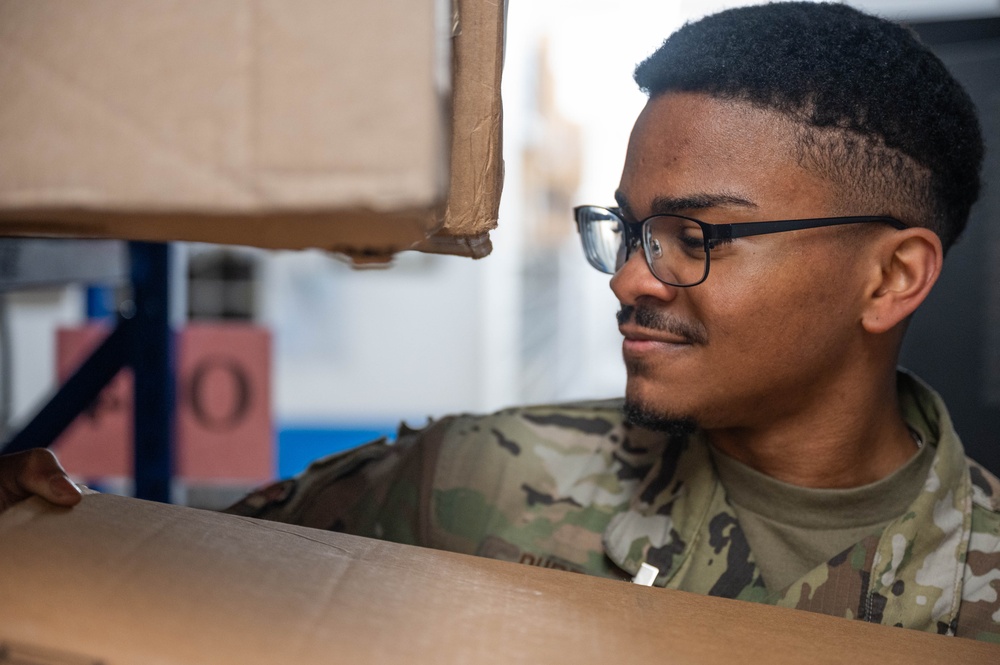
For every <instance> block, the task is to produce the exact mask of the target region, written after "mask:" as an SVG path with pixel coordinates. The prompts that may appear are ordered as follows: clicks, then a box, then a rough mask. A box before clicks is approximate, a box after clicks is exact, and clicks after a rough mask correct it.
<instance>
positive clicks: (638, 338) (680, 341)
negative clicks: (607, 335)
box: [618, 326, 694, 346]
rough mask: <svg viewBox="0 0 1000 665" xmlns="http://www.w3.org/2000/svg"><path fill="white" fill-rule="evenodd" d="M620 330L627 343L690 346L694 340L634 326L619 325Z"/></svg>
mask: <svg viewBox="0 0 1000 665" xmlns="http://www.w3.org/2000/svg"><path fill="white" fill-rule="evenodd" d="M618 330H619V332H621V334H622V336H623V337H624V338H625V343H626V344H651V345H656V344H666V345H669V346H681V345H683V346H690V345H692V344H694V340H692V339H690V338H688V337H685V336H683V335H677V334H673V333H665V332H659V331H651V330H645V329H642V328H635V327H632V326H619V327H618Z"/></svg>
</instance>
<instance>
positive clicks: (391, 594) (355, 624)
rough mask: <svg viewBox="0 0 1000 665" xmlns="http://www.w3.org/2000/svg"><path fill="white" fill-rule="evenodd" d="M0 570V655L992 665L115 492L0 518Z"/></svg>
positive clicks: (933, 642)
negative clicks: (0, 571)
mask: <svg viewBox="0 0 1000 665" xmlns="http://www.w3.org/2000/svg"><path fill="white" fill-rule="evenodd" d="M0 561H2V562H3V574H2V575H0V657H2V656H3V655H6V656H7V657H8V662H10V661H11V660H13V662H25V663H29V662H30V663H39V662H44V663H97V662H100V663H104V664H106V665H117V664H131V663H143V664H162V665H167V664H175V663H176V664H180V663H212V664H213V665H224V664H226V663H234V664H239V665H245V664H246V663H305V664H308V663H330V662H337V663H386V664H392V665H398V664H399V663H408V664H410V663H414V664H417V665H419V664H421V663H428V664H431V663H433V664H434V665H440V664H442V663H463V664H464V663H477V664H478V663H503V664H505V665H506V664H507V663H572V664H573V665H588V664H590V663H594V664H599V665H607V664H608V663H639V662H669V663H674V664H684V663H699V664H702V665H706V664H707V665H715V664H720V665H721V664H722V663H726V664H727V665H729V664H731V663H741V664H744V665H752V664H754V663H767V664H768V665H782V664H789V665H790V664H795V665H802V664H808V663H856V662H857V663H860V662H872V661H875V662H878V663H879V664H880V665H892V664H896V663H899V664H904V663H905V664H907V665H913V664H915V663H916V664H920V663H935V664H937V663H996V662H1000V646H998V645H989V644H985V643H979V642H973V641H971V640H964V639H957V638H946V637H941V636H937V635H930V634H926V633H918V632H916V631H910V630H901V629H898V628H889V627H884V626H876V625H871V624H866V623H863V622H860V621H849V620H846V619H837V618H833V617H828V616H823V615H819V614H811V613H808V612H802V611H797V610H788V609H780V608H774V607H768V606H763V605H754V604H750V603H745V602H740V601H733V600H724V599H719V598H709V597H704V596H697V595H693V594H689V593H684V592H679V591H668V590H663V589H656V588H650V587H642V586H639V585H632V584H628V583H626V582H616V581H611V580H604V579H597V578H591V577H584V576H582V575H578V574H575V573H569V572H561V571H556V570H547V569H543V568H538V567H534V566H524V565H519V564H513V563H506V562H502V561H493V560H488V559H480V558H476V557H470V556H465V555H458V554H452V553H446V552H437V551H433V550H427V549H422V548H416V547H408V546H403V545H396V544H392V543H384V542H379V541H374V540H368V539H365V538H358V537H353V536H346V535H343V534H337V533H330V532H325V531H317V530H312V529H305V528H301V527H294V526H289V525H284V524H278V523H269V522H263V521H259V520H253V519H245V518H236V517H230V516H225V515H220V514H214V513H209V512H204V511H197V510H192V509H187V508H178V507H175V506H168V505H162V504H153V503H147V502H143V501H139V500H136V499H127V498H121V497H113V496H100V495H95V496H88V497H85V498H84V500H83V503H81V504H80V505H79V506H77V507H76V508H73V509H71V510H66V509H59V508H54V507H52V506H50V505H48V504H46V503H45V502H44V501H42V500H41V499H32V500H29V501H27V502H23V503H21V504H18V505H17V506H15V507H14V508H12V509H10V510H8V511H7V512H5V513H3V514H0ZM19 654H20V657H21V659H22V660H20V661H18V660H16V658H17V657H18V656H19ZM40 654H43V655H45V657H46V658H47V659H43V658H42V657H41V655H40Z"/></svg>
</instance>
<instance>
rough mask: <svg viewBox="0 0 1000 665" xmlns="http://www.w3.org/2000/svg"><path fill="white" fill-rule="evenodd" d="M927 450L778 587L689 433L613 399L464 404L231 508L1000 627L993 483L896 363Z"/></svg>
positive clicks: (999, 547) (500, 555)
mask: <svg viewBox="0 0 1000 665" xmlns="http://www.w3.org/2000/svg"><path fill="white" fill-rule="evenodd" d="M900 397H901V403H902V407H903V413H904V417H905V419H906V420H907V422H908V423H909V425H910V426H911V427H912V428H913V429H914V430H915V431H917V432H918V433H919V434H920V435H921V436H922V438H923V440H924V441H925V442H927V443H928V444H929V445H932V446H934V447H935V451H934V453H935V456H934V462H933V468H932V470H931V472H930V474H929V476H928V477H927V480H926V482H925V484H924V488H923V490H922V492H921V493H920V494H919V495H918V497H917V499H916V500H915V501H914V502H913V503H912V504H911V505H910V507H909V509H908V510H907V512H906V513H905V514H903V515H902V516H900V517H899V518H898V519H896V520H895V521H894V522H892V523H891V524H890V525H889V526H888V527H886V529H885V530H884V531H883V532H882V534H881V535H874V536H870V537H868V538H865V539H863V540H861V541H860V542H858V543H856V544H855V545H853V546H851V547H849V548H848V549H846V550H844V551H843V552H841V553H840V554H838V555H836V556H834V557H833V558H832V559H830V560H829V561H827V562H826V563H824V564H822V565H820V566H818V567H816V568H815V569H813V570H811V571H810V572H808V573H807V574H806V575H804V576H803V577H802V578H800V579H799V580H797V581H796V582H794V583H793V584H792V585H791V586H789V587H788V588H787V589H784V590H781V591H771V590H768V589H766V588H765V586H764V583H763V581H762V579H761V575H760V572H759V570H758V568H757V565H756V564H755V563H754V557H753V553H752V552H751V551H750V548H749V546H748V544H747V540H746V538H745V536H744V534H743V531H742V530H741V528H740V524H739V522H738V521H737V519H736V514H735V512H734V510H733V508H732V506H731V505H730V504H729V502H728V501H727V499H726V495H725V491H724V490H723V488H722V486H721V484H720V482H719V480H718V477H717V475H716V472H715V469H714V466H713V463H712V461H711V455H710V452H709V450H708V447H707V445H706V443H705V441H704V439H703V438H702V437H701V436H699V435H693V436H689V437H673V438H671V437H668V436H666V435H663V434H659V433H654V432H650V431H646V430H642V429H639V428H635V427H631V426H629V425H628V424H627V423H624V422H622V416H621V408H620V407H621V404H620V402H619V401H605V402H591V403H581V404H573V405H560V406H539V407H530V408H518V409H509V410H506V411H501V412H499V413H497V414H494V415H491V416H459V417H452V418H447V419H444V420H441V421H438V422H436V423H434V424H432V425H430V426H429V427H427V428H426V429H424V430H421V431H415V430H409V429H406V428H405V427H404V428H403V429H402V430H401V431H400V435H399V439H398V442H397V443H395V444H392V445H387V444H386V443H384V442H375V443H372V444H368V445H367V446H363V447H361V448H359V449H356V450H354V451H351V452H347V453H344V454H341V455H335V456H332V457H329V458H326V459H324V460H320V461H318V462H316V463H314V464H313V465H312V466H311V467H310V468H309V469H308V470H307V471H305V472H304V473H303V474H302V475H300V476H299V477H297V478H294V479H291V480H286V481H283V482H280V483H277V484H275V485H272V486H270V487H268V488H265V489H263V490H261V491H259V492H257V493H255V494H252V495H250V496H249V497H247V498H246V499H244V500H243V501H242V502H240V503H239V504H237V505H236V506H234V507H233V508H232V509H230V510H231V512H235V513H238V514H243V515H249V516H255V517H263V518H267V519H274V520H280V521H285V522H292V523H296V524H302V525H306V526H312V527H317V528H323V529H333V530H337V531H345V532H350V533H356V534H361V535H367V536H372V537H377V538H384V539H388V540H394V541H398V542H404V543H411V544H416V545H423V546H427V547H434V548H439V549H446V550H452V551H456V552H464V553H468V554H477V555H481V556H487V557H492V558H497V559H505V560H509V561H516V562H521V563H527V564H531V565H536V566H543V567H547V568H554V569H560V570H570V571H578V572H583V573H588V574H592V575H601V576H605V577H612V578H619V579H629V578H630V577H631V576H633V575H634V574H635V573H636V572H637V571H638V569H639V566H640V564H642V563H643V562H646V563H649V564H650V565H653V566H655V567H656V568H658V569H659V571H660V573H659V576H658V577H657V578H656V585H657V586H664V587H669V588H674V589H682V590H686V591H693V592H696V593H703V594H709V595H715V596H724V597H728V598H738V599H743V600H749V601H755V602H761V603H770V604H774V605H780V606H784V607H793V608H799V609H804V610H811V611H814V612H822V613H825V614H832V615H836V616H842V617H847V618H852V619H860V620H863V621H869V622H873V623H882V624H886V625H893V626H904V627H907V628H913V629H917V630H923V631H930V632H937V633H942V634H946V635H959V636H964V637H971V638H976V639H984V640H992V641H1000V481H998V480H997V479H996V478H995V477H994V476H992V475H991V474H990V473H989V472H987V471H986V470H984V469H983V468H982V467H980V466H979V465H977V464H976V463H975V462H972V461H970V460H968V459H966V458H965V456H964V453H963V451H962V446H961V443H960V441H959V439H958V436H957V435H956V433H955V431H954V429H953V427H952V424H951V420H950V418H949V416H948V413H947V411H946V409H945V407H944V405H943V403H942V402H941V399H940V397H938V396H937V395H936V394H935V393H934V392H932V391H931V390H930V389H929V388H927V387H926V386H924V385H923V384H921V383H919V381H917V380H916V379H914V378H912V377H910V376H908V375H905V374H901V375H900Z"/></svg>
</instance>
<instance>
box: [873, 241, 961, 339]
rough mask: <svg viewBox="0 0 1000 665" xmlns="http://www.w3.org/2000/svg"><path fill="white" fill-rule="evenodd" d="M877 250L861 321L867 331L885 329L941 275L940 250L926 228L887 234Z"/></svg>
mask: <svg viewBox="0 0 1000 665" xmlns="http://www.w3.org/2000/svg"><path fill="white" fill-rule="evenodd" d="M873 250H874V251H876V252H877V258H878V269H877V271H876V270H874V269H873V271H872V277H871V281H870V282H869V286H870V288H869V290H868V292H867V293H868V300H867V302H866V305H865V308H864V311H863V312H862V317H861V324H862V325H863V326H864V328H865V330H866V331H867V332H869V333H874V334H878V333H884V332H888V331H889V330H891V329H892V328H894V327H895V326H897V325H898V324H899V323H901V322H903V321H905V320H906V318H907V317H909V316H910V314H913V312H914V311H915V310H916V309H917V307H919V306H920V303H922V302H923V301H924V299H925V298H927V294H929V293H930V291H931V287H933V286H934V283H935V282H937V278H938V275H940V274H941V264H942V262H943V261H944V249H943V248H942V247H941V239H940V238H938V236H937V234H936V233H934V232H933V231H931V230H930V229H925V228H922V227H911V228H908V229H905V230H903V231H897V232H895V233H891V234H888V235H887V236H886V237H885V240H884V242H883V243H878V244H877V245H876V246H875V247H873Z"/></svg>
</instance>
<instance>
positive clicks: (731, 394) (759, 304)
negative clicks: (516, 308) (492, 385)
mask: <svg viewBox="0 0 1000 665" xmlns="http://www.w3.org/2000/svg"><path fill="white" fill-rule="evenodd" d="M636 79H637V81H638V83H639V85H640V86H641V87H642V88H643V89H645V90H646V91H647V92H648V93H649V95H650V100H649V103H648V104H647V106H646V108H645V110H644V111H643V112H642V114H641V115H640V117H639V119H638V121H637V122H636V125H635V129H634V131H633V134H632V138H631V141H630V143H629V148H628V155H627V158H626V163H625V168H624V172H623V174H622V179H621V183H620V185H619V188H618V192H617V195H616V198H617V203H618V205H617V207H613V208H602V207H597V206H583V207H581V208H579V209H578V210H577V224H578V226H579V229H580V232H581V235H582V237H583V240H584V247H585V250H586V253H587V256H588V259H589V260H590V261H591V263H592V264H593V265H594V266H595V267H597V268H598V269H601V270H604V271H606V272H609V273H612V274H613V277H612V279H611V288H612V289H613V291H614V292H615V295H616V296H617V297H618V299H619V301H620V302H621V305H622V309H621V312H620V313H619V324H620V327H621V331H622V334H623V335H624V338H625V340H624V344H623V354H624V358H625V363H626V367H627V370H628V384H627V389H626V396H625V400H624V402H622V401H609V402H595V403H587V404H575V405H560V406H550V407H533V408H523V409H510V410H507V411H504V412H501V413H498V414H495V415H492V416H487V417H474V416H461V417H454V418H448V419H445V420H441V421H439V422H437V423H435V424H433V425H431V426H430V427H428V428H427V429H425V430H422V431H412V430H406V429H404V430H403V431H401V432H400V437H399V440H398V442H397V443H396V444H394V445H385V444H384V443H380V442H376V443H373V444H370V445H368V446H365V447H362V448H360V449H358V450H356V451H353V452H350V453H346V454H343V455H339V456H335V457H332V458H329V459H326V460H321V461H319V462H317V463H315V464H314V465H313V466H312V467H310V469H309V470H308V471H306V472H305V473H304V474H303V475H302V476H300V477H298V478H295V479H291V480H287V481H284V482H282V483H278V484H276V485H273V486H271V487H269V488H266V489H265V490H262V491H261V492H258V493H255V494H253V495H251V496H249V497H247V498H246V499H245V500H243V501H242V502H240V503H239V504H237V505H236V506H234V507H233V508H232V509H231V512H234V513H238V514H242V515H251V516H257V517H264V518H268V519H276V520H283V521H288V522H294V523H297V524H303V525H307V526H313V527H319V528H326V529H334V530H342V531H348V532H352V533H358V534H362V535H369V536H374V537H379V538H387V539H392V540H397V541H402V542H409V543H414V544H419V545H425V546H430V547H437V548H443V549H450V550H454V551H459V552H467V553H470V554H478V555H482V556H489V557H495V558H501V559H508V560H511V561H520V562H522V563H530V564H534V565H541V566H546V567H550V568H557V569H564V570H575V571H579V572H585V573H590V574H595V575H603V576H609V577H617V578H622V579H628V578H630V577H632V576H634V575H636V574H637V573H638V572H639V570H640V567H641V566H642V565H643V564H646V566H648V567H651V568H652V569H654V570H653V571H652V574H653V575H655V584H656V585H658V586H666V587H671V588H679V589H684V590H688V591H694V592H698V593H705V594H712V595H719V596H726V597H732V598H740V599H745V600H751V601H757V602H765V603H772V604H777V605H783V606H786V607H794V608H800V609H806V610H812V611H817V612H824V613H828V614H834V615H838V616H844V617H848V618H856V619H861V620H864V621H870V622H876V623H884V624H888V625H896V626H903V627H908V628H914V629H917V630H924V631H933V632H939V633H944V634H950V635H960V636H966V637H972V638H978V639H993V640H1000V482H998V481H997V479H995V478H993V477H992V476H990V475H989V474H988V473H987V472H986V471H984V470H983V469H982V468H981V467H979V466H978V465H976V464H975V463H974V462H971V461H969V460H967V459H966V458H965V457H964V453H963V452H962V447H961V443H960V442H959V439H958V436H957V435H956V433H955V431H954V429H953V428H952V425H951V422H950V419H949V417H948V414H947V411H946V409H945V406H944V404H942V402H941V400H940V398H938V397H937V395H936V394H935V393H933V392H932V391H931V390H930V389H929V388H928V387H926V386H924V385H923V384H922V383H921V382H920V381H919V380H918V379H917V378H915V377H913V376H910V375H908V374H906V373H905V372H901V371H897V369H896V361H897V357H898V353H899V348H900V345H901V343H902V338H903V334H904V332H905V329H906V325H907V321H908V318H909V316H910V315H911V314H912V313H913V311H914V310H915V309H916V308H917V307H918V306H919V305H920V303H921V302H923V300H924V298H926V296H927V294H928V292H929V291H930V289H931V287H932V286H933V285H934V282H935V281H936V279H937V277H938V274H939V272H940V269H941V264H942V259H943V255H944V252H945V251H946V249H947V247H948V246H950V245H951V243H953V242H954V241H955V239H956V238H957V237H958V235H959V234H960V233H961V231H962V228H963V226H964V224H965V222H966V219H967V217H968V213H969V208H970V206H971V205H972V203H973V202H974V201H975V199H976V196H977V194H978V171H979V165H980V162H981V159H982V141H981V138H980V135H979V128H978V123H977V121H976V117H975V112H974V109H973V108H972V104H971V102H970V101H969V99H968V97H967V95H966V94H965V93H964V91H963V90H962V89H961V87H960V86H959V85H958V84H957V83H956V82H955V81H954V80H953V79H952V78H951V76H950V75H949V74H948V73H947V72H946V71H945V69H944V67H943V66H942V65H941V63H940V62H939V61H938V60H937V59H936V58H935V57H934V56H933V55H931V54H930V53H929V52H928V51H927V50H926V49H925V48H924V47H923V46H921V45H920V44H919V43H918V42H917V41H916V39H915V38H914V37H913V36H912V35H911V34H910V33H909V32H908V31H906V30H904V29H902V28H900V27H898V26H896V25H894V24H891V23H888V22H885V21H882V20H880V19H876V18H873V17H870V16H866V15H864V14H861V13H859V12H857V11H855V10H852V9H850V8H847V7H843V6H839V5H814V4H810V3H790V4H777V5H767V6H758V7H751V8H743V9H737V10H731V11H727V12H723V13H720V14H717V15H714V16H711V17H709V18H706V19H704V20H702V21H699V22H697V23H694V24H690V25H688V26H685V27H684V28H682V29H681V30H680V31H678V32H677V33H676V34H674V35H673V36H672V37H671V38H670V39H668V40H667V41H666V42H665V43H664V45H663V47H662V48H661V49H660V50H659V51H657V52H656V53H655V54H654V55H653V56H651V57H650V58H649V59H648V60H647V61H646V62H644V63H643V64H641V65H640V66H639V68H638V69H637V71H636ZM51 464H52V462H51V458H50V457H47V456H45V455H44V454H40V453H39V454H35V455H33V456H24V457H21V458H18V459H17V460H14V461H13V462H12V461H8V467H7V469H8V474H12V475H8V478H11V477H13V475H17V474H14V473H13V471H12V470H15V467H16V466H18V465H21V466H25V465H35V470H34V471H33V472H29V471H24V472H22V473H20V478H21V480H20V483H21V486H22V487H28V488H29V489H20V488H18V487H16V486H14V481H10V480H8V481H6V482H7V483H8V486H9V487H11V488H12V489H11V490H10V491H9V492H8V495H7V500H8V501H10V500H12V499H13V498H14V496H15V495H20V494H23V493H25V492H26V491H35V492H40V493H43V494H47V495H49V496H53V498H59V497H57V496H55V494H54V493H52V492H50V491H48V490H45V487H46V486H45V483H46V482H48V480H49V479H52V482H53V483H55V485H56V486H57V487H58V486H60V485H62V484H63V483H64V482H65V481H64V479H62V478H61V476H60V475H59V474H58V473H56V471H55V469H56V467H53V466H51ZM53 474H55V475H53ZM56 494H58V493H56ZM61 496H62V499H61V501H63V502H65V503H72V502H73V501H74V500H76V497H75V494H74V493H73V490H72V489H71V488H67V487H65V485H63V492H62V493H61Z"/></svg>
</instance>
